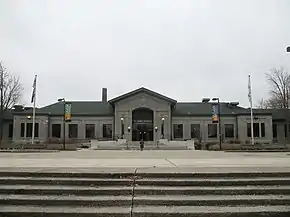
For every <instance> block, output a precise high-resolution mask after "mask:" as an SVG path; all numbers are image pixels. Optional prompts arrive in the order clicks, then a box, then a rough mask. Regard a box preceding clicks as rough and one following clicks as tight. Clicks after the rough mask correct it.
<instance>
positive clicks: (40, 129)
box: [4, 87, 290, 143]
mask: <svg viewBox="0 0 290 217" xmlns="http://www.w3.org/2000/svg"><path fill="white" fill-rule="evenodd" d="M70 103H71V105H72V108H71V114H72V119H71V122H67V123H66V127H65V129H66V130H65V136H66V138H67V139H99V140H115V139H118V138H124V139H126V140H127V141H139V140H140V139H143V140H145V141H158V140H159V139H161V138H165V139H168V140H189V139H197V140H199V141H201V142H203V143H214V142H218V141H219V131H220V130H221V135H222V140H223V142H233V141H240V142H241V143H247V142H249V141H250V137H251V130H250V109H248V108H242V107H240V106H238V103H226V102H221V103H220V112H221V129H219V124H217V123H213V122H212V103H211V102H177V101H176V100H175V99H171V98H169V97H167V96H164V95H161V94H159V93H156V92H154V91H152V90H149V89H146V88H143V87H142V88H139V89H136V90H134V91H131V92H129V93H126V94H124V95H121V96H118V97H116V98H113V99H111V100H109V101H107V89H106V88H103V93H102V101H74V102H70ZM31 116H32V108H21V107H19V106H16V107H15V109H14V110H13V111H12V112H11V114H10V113H9V114H7V115H6V117H5V125H4V137H5V138H6V139H12V140H13V141H14V142H18V141H30V140H31V136H32V118H31ZM63 117H64V102H56V103H53V104H51V105H48V106H45V107H42V108H38V109H36V119H35V120H36V122H35V123H36V124H35V140H36V141H37V142H43V141H46V140H48V139H49V138H60V139H61V138H63ZM289 117H290V113H289V112H288V110H258V109H255V110H254V136H255V141H256V142H261V143H272V142H273V141H276V142H282V143H287V142H288V134H289V133H288V131H289V130H290V127H289V126H290V125H288V123H289Z"/></svg>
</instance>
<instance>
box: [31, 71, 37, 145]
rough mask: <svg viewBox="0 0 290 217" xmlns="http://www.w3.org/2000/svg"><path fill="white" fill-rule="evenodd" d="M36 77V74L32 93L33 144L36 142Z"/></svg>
mask: <svg viewBox="0 0 290 217" xmlns="http://www.w3.org/2000/svg"><path fill="white" fill-rule="evenodd" d="M36 78H37V75H35V78H34V82H33V94H32V100H33V113H32V137H31V144H34V137H35V101H36Z"/></svg>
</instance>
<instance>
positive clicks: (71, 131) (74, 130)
mask: <svg viewBox="0 0 290 217" xmlns="http://www.w3.org/2000/svg"><path fill="white" fill-rule="evenodd" d="M68 137H69V138H78V125H77V124H69V127H68Z"/></svg>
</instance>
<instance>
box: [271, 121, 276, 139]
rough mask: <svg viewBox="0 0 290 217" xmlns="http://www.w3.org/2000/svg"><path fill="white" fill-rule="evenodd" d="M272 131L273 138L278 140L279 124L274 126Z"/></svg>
mask: <svg viewBox="0 0 290 217" xmlns="http://www.w3.org/2000/svg"><path fill="white" fill-rule="evenodd" d="M272 127H273V128H272V130H273V138H277V124H273V126H272Z"/></svg>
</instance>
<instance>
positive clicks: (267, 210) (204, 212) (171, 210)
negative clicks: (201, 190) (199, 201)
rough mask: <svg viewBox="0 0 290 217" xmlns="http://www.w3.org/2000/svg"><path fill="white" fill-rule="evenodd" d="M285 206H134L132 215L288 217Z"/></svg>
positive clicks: (157, 216) (153, 216) (288, 209)
mask: <svg viewBox="0 0 290 217" xmlns="http://www.w3.org/2000/svg"><path fill="white" fill-rule="evenodd" d="M289 214H290V207H289V206H288V205H287V206H171V207H165V206H135V207H134V208H133V216H134V217H160V216H166V217H225V216H227V217H265V216H269V217H289Z"/></svg>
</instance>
